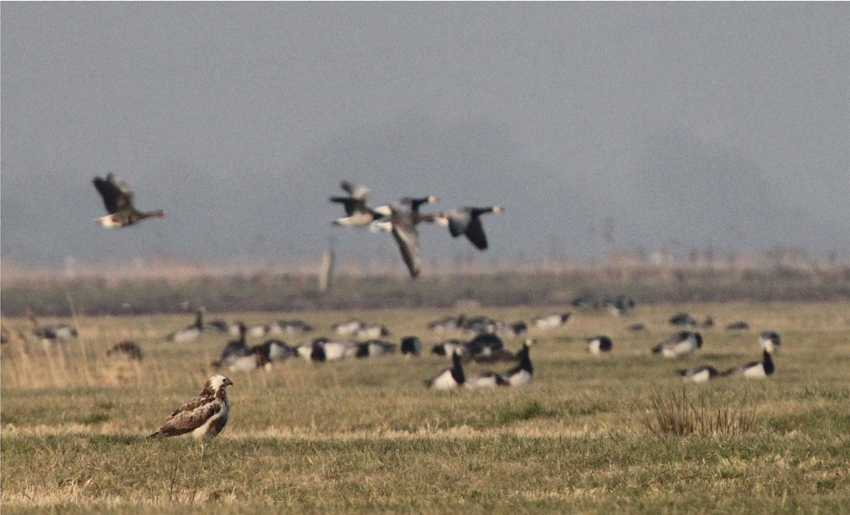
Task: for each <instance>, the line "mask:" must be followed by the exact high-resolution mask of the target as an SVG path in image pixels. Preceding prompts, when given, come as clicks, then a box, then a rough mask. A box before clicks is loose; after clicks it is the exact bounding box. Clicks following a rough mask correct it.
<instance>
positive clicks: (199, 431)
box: [150, 375, 233, 438]
mask: <svg viewBox="0 0 850 515" xmlns="http://www.w3.org/2000/svg"><path fill="white" fill-rule="evenodd" d="M232 384H233V381H231V380H230V379H228V378H227V377H225V376H223V375H214V376H212V377H210V378H209V379H208V380H207V382H206V384H205V385H204V389H203V391H201V394H200V395H198V396H197V397H195V398H194V399H191V400H188V401H186V402H185V403H184V404H183V405H182V406H180V407H179V408H178V409H177V410H176V411H174V413H172V414H171V416H170V417H168V420H166V421H165V424H163V425H162V427H160V428H159V430H158V431H157V432H156V433H153V434H152V435H150V437H151V438H152V437H158V436H179V435H183V434H186V433H189V432H191V433H192V436H194V437H195V438H201V437H204V436H211V437H212V436H216V435H218V434H219V433H220V432H221V430H222V429H224V426H225V424H227V418H228V416H229V414H230V402H229V401H228V400H227V392H226V391H225V388H226V387H227V386H228V385H232Z"/></svg>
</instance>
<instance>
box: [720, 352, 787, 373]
mask: <svg viewBox="0 0 850 515" xmlns="http://www.w3.org/2000/svg"><path fill="white" fill-rule="evenodd" d="M775 370H776V367H775V366H774V364H773V358H772V357H771V353H770V351H768V350H766V349H765V350H764V351H762V361H753V362H751V363H747V364H746V365H741V366H739V367H732V368H730V369H729V370H727V371H725V372H723V375H724V376H729V375H742V376H744V377H746V378H748V379H764V378H765V377H767V376H769V375H771V374H773V372H774V371H775Z"/></svg>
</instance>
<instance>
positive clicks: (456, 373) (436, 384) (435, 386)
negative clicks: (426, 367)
mask: <svg viewBox="0 0 850 515" xmlns="http://www.w3.org/2000/svg"><path fill="white" fill-rule="evenodd" d="M465 380H466V378H465V377H464V374H463V366H462V365H461V363H460V355H459V354H458V353H457V352H455V353H454V354H452V368H449V369H446V370H443V371H442V372H440V373H439V374H437V375H436V376H434V377H433V378H431V379H429V380H427V381H425V385H426V386H427V387H428V388H430V389H432V390H451V389H453V388H458V387H460V386H463V384H464V382H465Z"/></svg>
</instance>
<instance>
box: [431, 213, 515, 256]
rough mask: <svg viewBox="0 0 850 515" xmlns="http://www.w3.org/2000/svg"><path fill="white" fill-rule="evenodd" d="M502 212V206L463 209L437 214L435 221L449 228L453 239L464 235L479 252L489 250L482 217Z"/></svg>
mask: <svg viewBox="0 0 850 515" xmlns="http://www.w3.org/2000/svg"><path fill="white" fill-rule="evenodd" d="M501 212H502V208H501V206H490V207H463V208H460V209H453V210H451V211H449V212H448V213H437V214H435V215H434V221H435V222H437V223H439V224H440V225H443V226H446V227H448V228H449V233H450V234H451V235H452V238H457V237H459V236H461V235H464V236H466V238H467V239H468V240H469V241H470V242H471V243H472V244H473V245H474V246H475V248H477V249H478V250H487V235H486V234H485V233H484V226H483V225H482V224H481V215H483V214H485V213H501Z"/></svg>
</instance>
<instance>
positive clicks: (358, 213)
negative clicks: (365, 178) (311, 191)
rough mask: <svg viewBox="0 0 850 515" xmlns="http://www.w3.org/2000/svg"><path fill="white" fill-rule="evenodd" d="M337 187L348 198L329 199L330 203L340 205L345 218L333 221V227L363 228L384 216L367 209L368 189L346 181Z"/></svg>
mask: <svg viewBox="0 0 850 515" xmlns="http://www.w3.org/2000/svg"><path fill="white" fill-rule="evenodd" d="M339 186H340V188H342V189H343V190H345V191H347V192H348V196H347V197H330V201H331V202H336V203H338V204H342V205H343V207H345V215H346V216H344V217H342V218H337V219H336V220H334V221H333V223H334V225H345V226H349V227H365V226H367V225H369V224H370V223H372V222H374V221H375V220H377V219H379V218H382V217H383V216H384V215H381V214H379V213H378V212H376V211H374V210H372V209H371V208H370V207H369V194H370V193H371V192H370V191H369V188H367V187H366V186H361V185H359V184H352V183H350V182H348V181H342V182H341V183H340V184H339Z"/></svg>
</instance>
